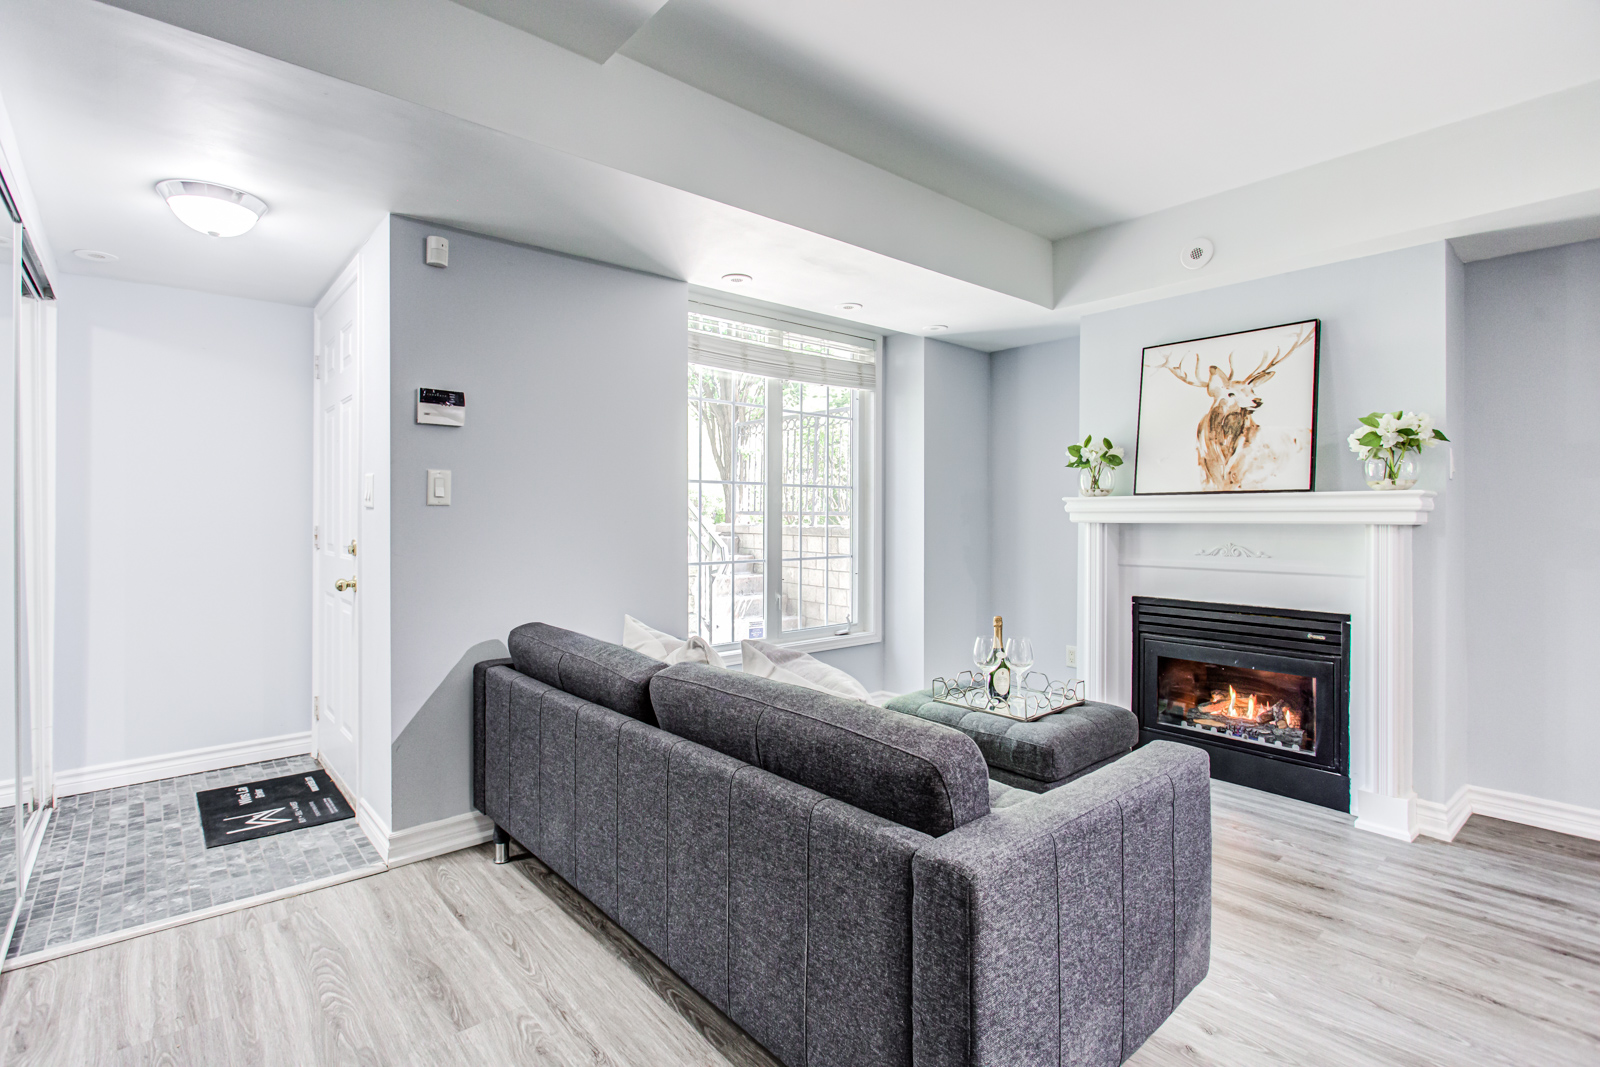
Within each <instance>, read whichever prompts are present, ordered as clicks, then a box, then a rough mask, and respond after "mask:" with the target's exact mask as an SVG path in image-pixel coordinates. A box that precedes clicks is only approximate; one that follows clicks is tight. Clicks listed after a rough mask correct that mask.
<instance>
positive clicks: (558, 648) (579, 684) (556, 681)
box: [506, 622, 666, 725]
mask: <svg viewBox="0 0 1600 1067" xmlns="http://www.w3.org/2000/svg"><path fill="white" fill-rule="evenodd" d="M506 645H507V646H508V647H509V648H510V649H511V662H512V665H513V666H515V667H516V668H517V670H519V671H521V672H522V673H523V674H526V675H527V676H528V677H530V678H537V679H538V680H539V681H541V682H543V683H544V684H545V685H550V686H554V687H555V688H557V689H563V690H565V691H566V692H568V693H571V694H572V695H573V696H575V697H579V698H581V699H583V700H587V701H589V702H590V703H591V704H599V705H600V706H601V707H606V708H610V709H611V710H612V711H616V712H621V713H622V714H623V715H627V716H628V717H630V718H634V719H638V720H639V721H640V722H647V723H650V724H651V725H655V721H656V716H655V712H654V711H653V710H652V709H651V707H650V679H651V677H653V676H654V675H655V674H656V672H657V671H660V670H662V669H663V668H665V667H666V664H664V663H661V662H660V661H658V660H653V659H651V658H650V657H649V656H644V655H640V654H639V653H638V652H631V651H629V650H628V649H626V648H623V647H622V646H621V645H614V644H612V643H611V642H610V641H600V640H597V639H596V638H593V637H588V636H585V635H584V634H580V633H574V632H573V631H571V630H563V629H561V628H560V627H559V626H550V625H548V624H547V623H542V622H530V623H526V624H524V625H522V626H519V627H517V628H516V629H515V630H512V631H511V636H510V637H509V638H508V639H507V640H506Z"/></svg>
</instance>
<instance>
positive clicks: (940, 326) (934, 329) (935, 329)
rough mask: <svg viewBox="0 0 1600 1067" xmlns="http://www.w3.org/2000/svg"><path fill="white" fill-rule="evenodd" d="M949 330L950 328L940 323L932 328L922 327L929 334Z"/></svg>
mask: <svg viewBox="0 0 1600 1067" xmlns="http://www.w3.org/2000/svg"><path fill="white" fill-rule="evenodd" d="M949 328H950V327H948V326H946V325H945V324H944V323H942V322H941V323H939V324H937V325H934V326H924V327H923V329H925V330H927V331H928V332H929V333H938V332H939V331H940V330H948V329H949Z"/></svg>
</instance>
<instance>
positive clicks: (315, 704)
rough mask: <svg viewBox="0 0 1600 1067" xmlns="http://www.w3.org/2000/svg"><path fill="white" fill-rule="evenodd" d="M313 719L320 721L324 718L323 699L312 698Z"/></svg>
mask: <svg viewBox="0 0 1600 1067" xmlns="http://www.w3.org/2000/svg"><path fill="white" fill-rule="evenodd" d="M311 717H312V718H313V719H318V720H320V719H321V718H322V698H321V697H312V698H311Z"/></svg>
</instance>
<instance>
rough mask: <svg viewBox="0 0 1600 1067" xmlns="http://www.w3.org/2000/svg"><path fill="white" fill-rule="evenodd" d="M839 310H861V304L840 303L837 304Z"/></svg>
mask: <svg viewBox="0 0 1600 1067" xmlns="http://www.w3.org/2000/svg"><path fill="white" fill-rule="evenodd" d="M839 310H840V311H860V310H861V305H860V304H840V305H839Z"/></svg>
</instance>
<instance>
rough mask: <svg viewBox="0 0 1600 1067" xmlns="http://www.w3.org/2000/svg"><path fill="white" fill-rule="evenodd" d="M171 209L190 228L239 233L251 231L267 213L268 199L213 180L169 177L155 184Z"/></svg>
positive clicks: (218, 233) (214, 233) (211, 233)
mask: <svg viewBox="0 0 1600 1067" xmlns="http://www.w3.org/2000/svg"><path fill="white" fill-rule="evenodd" d="M156 192H158V193H160V194H161V197H162V199H164V200H165V201H166V202H167V206H168V207H170V208H171V209H172V213H173V214H174V215H176V216H178V218H179V220H180V221H182V222H183V224H184V225H185V226H188V227H189V228H190V229H194V230H199V231H200V232H201V233H203V234H207V235H209V236H211V237H238V236H239V235H240V234H242V233H248V232H249V230H250V228H251V227H252V226H254V225H255V224H256V220H257V219H259V218H260V217H261V216H262V215H265V214H266V213H267V205H266V202H265V201H263V200H262V199H261V198H260V197H258V196H251V195H250V194H249V193H247V192H245V191H244V190H242V189H230V188H229V187H228V186H226V185H214V184H212V183H211V182H194V181H186V180H184V179H182V178H168V179H167V180H166V181H164V182H160V183H158V184H157V185H156Z"/></svg>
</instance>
